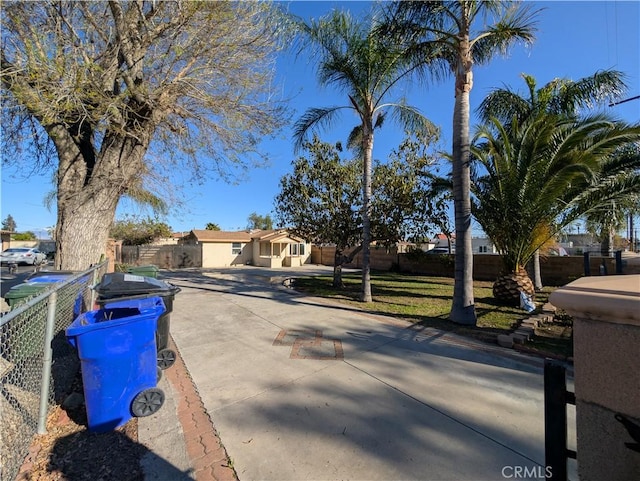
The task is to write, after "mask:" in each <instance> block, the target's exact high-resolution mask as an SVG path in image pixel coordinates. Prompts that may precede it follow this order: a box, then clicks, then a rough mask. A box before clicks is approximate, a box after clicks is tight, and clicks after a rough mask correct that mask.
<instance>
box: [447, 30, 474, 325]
mask: <svg viewBox="0 0 640 481" xmlns="http://www.w3.org/2000/svg"><path fill="white" fill-rule="evenodd" d="M467 43H468V42H467ZM463 44H464V42H463ZM463 48H464V49H463V52H467V51H468V47H464V46H463ZM464 58H465V57H463V56H462V55H461V62H460V63H461V64H463V66H462V67H460V70H459V71H458V72H456V102H455V107H454V111H453V199H454V212H455V227H456V255H455V264H454V265H455V271H454V272H455V278H454V284H453V303H452V306H451V312H450V314H449V319H451V320H452V321H453V322H455V323H458V324H465V325H475V324H476V322H477V317H476V309H475V305H474V296H473V247H472V244H471V176H470V171H469V156H470V149H469V92H470V91H471V88H472V86H473V81H472V79H473V77H472V72H471V59H470V56H469V59H468V60H467V61H464ZM465 65H466V68H465V67H464V66H465Z"/></svg>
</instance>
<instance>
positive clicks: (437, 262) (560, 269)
mask: <svg viewBox="0 0 640 481" xmlns="http://www.w3.org/2000/svg"><path fill="white" fill-rule="evenodd" d="M348 252H349V251H347V253H348ZM334 256H335V247H332V246H323V247H316V246H313V247H312V248H311V262H312V263H313V264H321V265H325V266H332V265H333V263H334ZM589 265H590V269H591V275H599V274H600V273H601V266H604V269H606V273H607V274H615V273H616V259H615V258H613V257H600V256H593V255H591V256H589ZM622 265H623V266H624V261H623V263H622ZM345 267H353V268H360V267H362V253H361V252H360V253H358V254H357V255H356V257H355V258H354V260H353V262H352V263H351V264H347V265H346V266H345ZM371 268H372V269H375V270H380V271H389V270H396V271H399V272H407V273H414V274H423V275H428V276H436V277H453V276H454V271H453V256H449V255H428V254H425V255H422V256H420V257H419V258H418V259H414V258H412V256H411V255H410V254H405V253H398V252H396V251H395V249H394V250H391V251H388V250H387V249H385V248H376V247H372V249H371ZM501 270H502V258H501V256H500V255H498V254H476V255H474V256H473V278H474V279H475V280H478V281H494V280H495V279H496V278H497V277H498V276H499V275H500V272H501ZM636 270H637V269H636ZM630 271H631V269H624V268H623V273H625V274H626V273H632V272H630ZM540 272H541V277H542V281H543V283H544V284H545V285H547V286H563V285H565V284H567V283H568V282H571V281H572V280H575V279H578V278H580V277H583V276H584V275H585V260H584V256H549V257H542V258H541V259H540Z"/></svg>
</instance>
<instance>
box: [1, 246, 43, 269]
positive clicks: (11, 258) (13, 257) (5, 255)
mask: <svg viewBox="0 0 640 481" xmlns="http://www.w3.org/2000/svg"><path fill="white" fill-rule="evenodd" d="M46 259H47V255H46V254H45V253H44V252H40V251H39V250H38V249H35V248H29V247H10V248H9V249H5V250H3V251H2V254H0V263H2V264H28V265H32V266H37V265H40V264H42V263H44V262H45V261H46Z"/></svg>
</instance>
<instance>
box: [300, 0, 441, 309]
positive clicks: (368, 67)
mask: <svg viewBox="0 0 640 481" xmlns="http://www.w3.org/2000/svg"><path fill="white" fill-rule="evenodd" d="M298 25H299V28H300V31H301V32H302V34H303V37H304V40H305V42H304V44H303V48H304V49H305V50H304V51H306V49H307V48H308V47H311V48H312V49H313V50H311V51H312V55H313V56H314V57H315V58H317V60H318V64H317V75H318V80H319V82H320V83H321V84H323V85H334V86H335V87H336V88H337V89H338V90H340V91H341V92H342V93H344V94H345V97H346V98H347V99H348V104H347V105H343V106H333V107H325V108H310V109H308V110H307V111H306V112H305V113H304V114H303V115H302V117H301V118H300V119H299V120H298V121H297V122H296V124H295V127H294V141H295V146H296V150H299V149H300V148H301V147H302V145H303V144H304V142H306V141H307V140H308V139H309V136H310V134H311V133H312V132H313V131H314V130H315V129H317V128H321V127H328V126H330V125H331V124H332V122H334V121H335V120H336V119H337V115H338V114H339V113H340V112H342V111H344V110H345V109H346V110H351V111H353V112H355V114H356V116H357V118H358V120H359V124H358V125H357V126H356V127H355V128H354V129H353V130H352V131H351V132H350V134H349V142H348V145H349V147H350V148H355V150H356V151H357V152H358V154H359V155H360V156H361V158H362V160H363V174H362V192H363V210H362V219H363V232H362V264H363V265H362V301H364V302H371V300H372V298H371V272H370V255H371V250H370V244H371V221H370V214H371V171H372V154H373V140H374V130H375V129H376V128H379V127H381V126H382V124H383V121H384V120H385V119H386V117H390V118H391V119H393V120H395V121H397V122H398V123H399V124H400V125H401V126H402V127H403V128H404V129H405V130H408V131H410V132H421V131H425V130H427V129H429V128H431V127H432V126H431V123H430V122H429V121H428V120H427V119H426V118H425V117H424V116H423V115H422V114H421V113H420V112H419V111H418V110H417V109H416V108H414V107H411V106H409V105H407V104H406V102H405V100H404V99H400V100H398V101H395V102H389V101H388V99H389V98H390V97H391V95H392V93H393V91H394V88H395V87H396V86H397V85H398V83H399V82H400V81H402V80H404V79H405V78H407V77H408V76H409V75H410V74H411V73H412V71H413V66H412V65H409V64H407V62H406V58H407V55H405V54H404V52H403V51H402V50H401V48H400V47H399V46H398V45H396V44H394V43H393V42H392V41H390V38H389V37H387V36H384V35H380V31H379V29H378V25H379V24H378V21H377V20H376V18H375V17H372V18H369V19H365V20H363V21H356V20H354V19H353V18H352V17H351V16H350V15H349V14H348V13H346V12H342V11H337V10H336V11H334V12H332V13H331V14H329V15H328V16H326V17H323V18H321V19H319V20H318V21H314V20H312V21H311V22H310V23H306V22H304V21H301V20H300V21H298Z"/></svg>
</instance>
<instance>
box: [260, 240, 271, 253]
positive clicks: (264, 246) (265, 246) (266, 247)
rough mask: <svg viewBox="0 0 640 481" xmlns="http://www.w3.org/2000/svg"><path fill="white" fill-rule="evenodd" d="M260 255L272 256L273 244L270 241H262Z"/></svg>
mask: <svg viewBox="0 0 640 481" xmlns="http://www.w3.org/2000/svg"><path fill="white" fill-rule="evenodd" d="M260 255H261V256H270V255H271V244H269V243H268V242H260Z"/></svg>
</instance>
